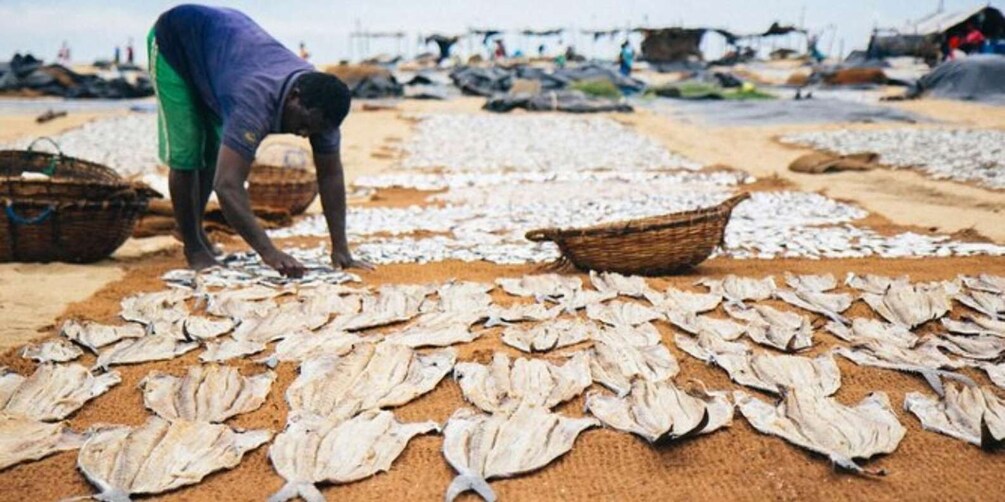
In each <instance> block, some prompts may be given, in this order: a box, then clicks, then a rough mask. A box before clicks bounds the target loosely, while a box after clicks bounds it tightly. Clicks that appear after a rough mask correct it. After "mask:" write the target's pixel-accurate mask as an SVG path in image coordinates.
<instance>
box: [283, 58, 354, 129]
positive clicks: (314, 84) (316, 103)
mask: <svg viewBox="0 0 1005 502" xmlns="http://www.w3.org/2000/svg"><path fill="white" fill-rule="evenodd" d="M296 85H297V87H296V88H297V90H298V91H300V102H301V103H302V104H303V105H304V108H306V109H308V110H321V112H322V114H323V115H324V117H325V119H326V120H327V121H328V122H329V123H331V124H332V125H333V126H335V127H338V126H339V125H341V124H342V121H343V120H345V117H346V115H349V104H350V102H351V101H352V93H351V92H350V91H349V87H347V86H346V85H345V83H343V82H342V81H341V80H339V79H338V77H336V76H335V75H329V74H327V73H321V72H317V71H312V72H310V73H307V74H304V75H303V76H301V77H300V78H298V79H297V84H296Z"/></svg>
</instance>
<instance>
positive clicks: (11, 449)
mask: <svg viewBox="0 0 1005 502" xmlns="http://www.w3.org/2000/svg"><path fill="white" fill-rule="evenodd" d="M85 439H87V437H86V436H85V435H82V434H77V433H75V432H73V431H71V430H70V429H69V428H67V427H66V424H64V423H62V422H60V423H55V424H50V423H45V422H39V421H38V420H31V419H28V418H21V417H14V416H8V415H0V471H2V470H3V469H6V468H8V467H10V466H12V465H17V464H20V463H21V462H27V461H29V460H39V459H42V458H45V457H48V456H49V455H52V454H53V453H56V452H60V451H66V450H76V449H77V448H80V445H82V444H84V440H85Z"/></svg>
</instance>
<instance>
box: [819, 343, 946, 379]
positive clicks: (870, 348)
mask: <svg viewBox="0 0 1005 502" xmlns="http://www.w3.org/2000/svg"><path fill="white" fill-rule="evenodd" d="M834 351H835V352H836V353H837V354H839V355H841V356H844V357H845V358H846V359H848V360H850V361H852V362H853V363H855V364H857V365H859V366H873V367H876V368H885V369H891V370H897V371H907V372H912V373H921V374H922V375H923V376H925V378H926V379H928V380H929V382H930V383H931V378H930V377H931V375H932V374H934V373H938V372H939V371H941V370H954V369H959V368H962V367H963V366H964V364H962V363H960V362H957V361H953V360H952V359H950V358H949V357H947V356H946V355H945V354H943V353H942V352H941V351H940V350H939V348H938V346H937V345H935V344H934V343H932V342H931V340H924V341H920V342H919V343H918V344H917V345H915V346H913V347H898V346H897V345H894V344H889V343H880V342H877V341H875V340H866V341H858V342H855V343H854V345H853V346H852V347H838V348H836V349H834Z"/></svg>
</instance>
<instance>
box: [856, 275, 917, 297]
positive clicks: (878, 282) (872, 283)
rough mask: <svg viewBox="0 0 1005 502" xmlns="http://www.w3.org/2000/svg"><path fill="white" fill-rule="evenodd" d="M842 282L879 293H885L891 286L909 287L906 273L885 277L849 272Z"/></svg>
mask: <svg viewBox="0 0 1005 502" xmlns="http://www.w3.org/2000/svg"><path fill="white" fill-rule="evenodd" d="M844 283H845V284H846V285H848V286H850V287H852V288H855V289H857V290H859V291H863V292H865V293H872V294H874V295H881V294H883V293H886V290H888V289H890V288H892V287H897V288H902V287H910V286H911V279H910V278H909V277H908V276H906V275H902V276H900V277H885V276H882V275H873V274H863V275H858V274H854V273H851V272H849V273H848V276H847V277H845V279H844Z"/></svg>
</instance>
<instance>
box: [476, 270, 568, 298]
mask: <svg viewBox="0 0 1005 502" xmlns="http://www.w3.org/2000/svg"><path fill="white" fill-rule="evenodd" d="M496 284H498V285H499V286H500V287H502V289H503V291H505V292H507V293H509V294H511V295H513V296H523V297H532V298H535V299H536V300H537V301H543V300H544V299H546V298H558V297H561V296H564V295H566V294H567V293H570V292H573V291H576V290H579V289H583V281H582V280H581V279H580V278H579V277H572V276H562V275H558V274H541V275H525V276H523V277H521V278H519V279H510V278H500V279H496Z"/></svg>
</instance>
